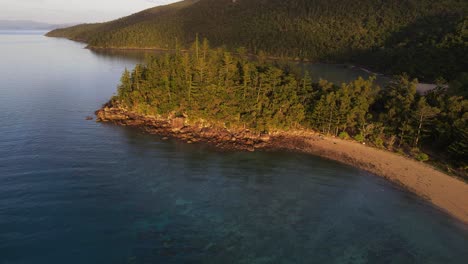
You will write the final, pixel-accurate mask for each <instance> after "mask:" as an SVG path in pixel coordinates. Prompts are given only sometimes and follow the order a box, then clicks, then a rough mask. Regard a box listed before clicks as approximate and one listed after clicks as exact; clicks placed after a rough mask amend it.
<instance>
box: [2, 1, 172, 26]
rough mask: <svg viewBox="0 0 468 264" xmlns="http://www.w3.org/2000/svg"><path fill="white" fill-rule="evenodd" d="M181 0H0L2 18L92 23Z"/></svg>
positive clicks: (50, 22) (53, 22)
mask: <svg viewBox="0 0 468 264" xmlns="http://www.w3.org/2000/svg"><path fill="white" fill-rule="evenodd" d="M177 1H178V0H100V1H95V0H81V1H62V0H22V1H18V0H0V6H1V8H2V12H0V20H27V21H34V22H43V23H49V24H68V23H92V22H103V21H108V20H112V19H116V18H119V17H122V16H127V15H129V14H132V13H135V12H138V11H141V10H144V9H147V8H151V7H154V6H158V5H165V4H169V3H173V2H177Z"/></svg>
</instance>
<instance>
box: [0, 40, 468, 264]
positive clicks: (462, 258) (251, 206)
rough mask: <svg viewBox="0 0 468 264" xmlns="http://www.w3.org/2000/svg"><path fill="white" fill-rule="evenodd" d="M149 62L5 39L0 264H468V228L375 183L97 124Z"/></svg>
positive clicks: (312, 163)
mask: <svg viewBox="0 0 468 264" xmlns="http://www.w3.org/2000/svg"><path fill="white" fill-rule="evenodd" d="M138 61H139V58H138V56H133V55H130V56H124V55H122V54H117V55H116V54H112V53H95V52H92V51H90V50H87V49H84V45H83V44H80V43H75V42H72V41H68V40H63V39H54V38H46V37H43V36H42V35H41V34H37V33H31V32H28V33H27V34H22V33H21V32H14V34H13V33H12V32H3V33H2V32H0V264H11V263H15V264H23V263H34V264H42V263H44V264H45V263H47V264H50V263H70V264H74V263H77V264H78V263H424V264H426V263H444V264H448V263H466V262H467V260H468V230H467V227H466V226H465V225H463V224H461V223H460V222H458V221H457V220H455V219H453V218H451V217H450V216H448V215H446V214H445V213H443V212H441V211H439V210H438V209H436V208H434V207H433V206H431V205H430V204H429V203H427V202H426V201H424V200H422V199H420V198H418V197H416V196H415V195H413V194H411V193H408V192H407V191H405V190H402V189H401V188H399V187H398V186H395V185H393V184H391V183H389V182H387V181H385V180H384V179H382V178H380V177H377V176H374V175H371V174H368V173H366V172H364V171H361V170H358V169H355V168H352V167H349V166H346V165H343V164H340V163H337V162H334V161H329V160H326V159H322V158H319V157H314V156H309V155H302V154H295V153H282V152H255V153H246V152H222V151H218V150H216V149H213V148H210V147H208V146H204V145H200V144H193V145H188V144H184V143H181V142H178V141H171V140H169V141H163V140H161V139H159V138H158V137H157V136H152V135H146V134H143V133H141V132H140V131H138V130H135V129H130V128H125V127H119V126H115V125H110V124H100V123H95V122H94V121H87V120H85V117H86V116H88V115H93V112H94V111H95V110H96V109H97V108H99V107H100V106H101V105H102V104H103V103H105V102H106V100H107V99H108V98H109V97H110V96H111V95H112V94H113V93H114V92H115V90H116V85H117V84H118V81H119V77H120V74H121V72H122V71H123V70H124V69H125V68H126V67H127V68H131V67H132V66H133V65H134V64H135V63H136V62H138Z"/></svg>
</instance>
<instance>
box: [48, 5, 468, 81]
mask: <svg viewBox="0 0 468 264" xmlns="http://www.w3.org/2000/svg"><path fill="white" fill-rule="evenodd" d="M467 11H468V2H467V1H464V0H288V1H284V0H186V1H182V2H178V3H175V4H171V5H167V6H161V7H155V8H152V9H148V10H145V11H142V12H140V13H136V14H134V15H131V16H128V17H124V18H121V19H118V20H115V21H111V22H107V23H102V24H85V25H79V26H75V27H70V28H66V29H60V30H54V31H52V32H50V33H49V34H48V36H53V37H67V38H70V39H74V40H80V41H84V42H87V43H88V44H89V45H90V47H101V48H168V49H172V48H174V47H176V45H179V46H182V47H187V46H188V45H189V43H191V42H192V41H193V40H194V39H195V35H196V33H198V34H199V35H200V37H206V38H207V39H209V40H210V42H211V44H212V45H213V46H221V45H226V46H227V47H228V48H231V49H235V48H238V47H241V46H242V47H245V48H247V50H248V51H249V52H251V53H254V54H259V53H262V52H265V53H266V54H268V55H271V56H284V57H289V58H298V59H307V60H312V61H324V62H351V63H356V64H362V65H365V66H368V67H371V68H372V69H375V70H379V71H383V72H386V73H392V74H395V73H402V72H406V73H408V74H410V75H411V76H414V77H418V78H420V79H421V80H426V81H433V80H435V79H436V78H438V77H444V78H445V79H448V80H451V79H453V78H454V77H455V76H457V75H458V73H460V72H462V71H466V70H467V69H468V18H467V16H466V14H467Z"/></svg>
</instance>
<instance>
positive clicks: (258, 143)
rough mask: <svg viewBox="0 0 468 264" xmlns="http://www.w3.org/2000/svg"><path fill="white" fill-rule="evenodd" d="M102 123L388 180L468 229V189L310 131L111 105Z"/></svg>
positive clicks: (418, 166)
mask: <svg viewBox="0 0 468 264" xmlns="http://www.w3.org/2000/svg"><path fill="white" fill-rule="evenodd" d="M95 114H96V116H97V119H96V120H97V121H98V122H112V123H115V124H118V125H124V126H132V127H138V128H140V129H142V130H144V131H145V132H147V133H150V134H157V135H159V136H162V137H173V138H177V139H180V140H183V141H186V142H187V143H195V142H204V143H208V144H211V145H214V146H216V147H217V148H220V149H227V150H229V149H232V150H244V151H255V150H286V151H295V152H302V153H308V154H313V155H317V156H321V157H325V158H328V159H332V160H336V161H339V162H343V163H345V164H348V165H351V166H354V167H357V168H360V169H363V170H366V171H368V172H370V173H373V174H376V175H379V176H382V177H385V178H386V179H388V180H390V181H392V182H394V183H397V184H399V185H401V186H403V187H404V188H406V189H408V190H410V191H412V192H413V193H415V194H417V195H419V196H421V197H423V198H425V199H427V200H429V201H430V202H432V203H433V204H434V205H435V206H437V207H438V208H440V209H441V210H443V211H445V212H447V213H448V214H450V215H452V216H453V217H455V218H457V219H459V220H460V221H462V222H463V223H465V224H468V203H467V202H466V201H468V184H467V183H465V182H463V181H461V180H458V179H456V178H453V177H451V176H449V175H447V174H444V173H442V172H440V171H438V170H436V169H434V168H432V167H430V166H429V165H426V164H424V163H421V162H417V161H415V160H411V159H409V158H406V157H403V156H400V155H398V154H395V153H392V152H389V151H385V150H380V149H376V148H372V147H368V146H365V145H362V144H359V143H357V142H352V141H346V140H341V139H337V138H331V137H323V136H322V135H320V134H318V133H315V132H312V131H304V130H299V131H288V132H276V133H270V134H268V135H267V134H258V133H254V132H251V131H249V130H248V129H242V130H229V129H226V128H217V127H212V126H211V127H210V126H206V125H201V124H197V123H194V124H187V119H185V118H184V117H173V118H167V119H163V118H157V117H155V116H145V115H141V114H138V113H134V112H131V111H128V110H127V109H125V108H121V107H119V106H113V105H111V104H106V105H104V106H103V107H102V108H101V109H99V110H97V111H96V113H95Z"/></svg>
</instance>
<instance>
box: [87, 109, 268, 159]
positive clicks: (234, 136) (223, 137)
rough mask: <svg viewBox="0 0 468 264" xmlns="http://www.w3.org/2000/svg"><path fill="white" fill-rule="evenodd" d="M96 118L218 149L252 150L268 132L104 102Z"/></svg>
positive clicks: (261, 144) (265, 141)
mask: <svg viewBox="0 0 468 264" xmlns="http://www.w3.org/2000/svg"><path fill="white" fill-rule="evenodd" d="M96 121H97V122H111V123H115V124H119V125H124V126H133V127H138V128H140V129H142V130H144V131H145V132H147V133H150V134H157V135H160V136H162V137H172V138H177V139H180V140H183V141H185V142H187V143H195V142H204V143H208V144H211V145H214V146H216V147H217V148H221V149H236V150H248V151H255V149H262V148H267V147H269V146H270V145H269V142H271V141H270V136H269V135H267V134H260V133H254V132H252V131H250V130H249V129H242V130H229V129H227V128H220V127H215V126H206V124H205V125H203V126H201V125H198V124H195V125H189V124H187V122H186V121H187V119H186V118H185V117H173V118H171V117H169V118H164V119H163V118H158V117H155V116H145V115H141V114H138V113H134V112H131V111H129V110H127V109H125V108H122V107H119V106H112V105H109V104H107V105H105V106H104V107H103V108H101V109H99V110H98V111H96Z"/></svg>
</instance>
